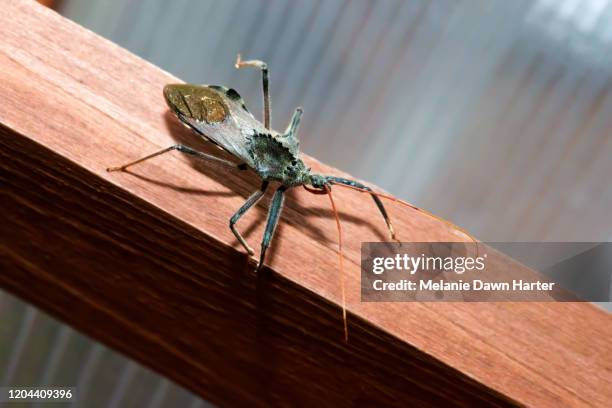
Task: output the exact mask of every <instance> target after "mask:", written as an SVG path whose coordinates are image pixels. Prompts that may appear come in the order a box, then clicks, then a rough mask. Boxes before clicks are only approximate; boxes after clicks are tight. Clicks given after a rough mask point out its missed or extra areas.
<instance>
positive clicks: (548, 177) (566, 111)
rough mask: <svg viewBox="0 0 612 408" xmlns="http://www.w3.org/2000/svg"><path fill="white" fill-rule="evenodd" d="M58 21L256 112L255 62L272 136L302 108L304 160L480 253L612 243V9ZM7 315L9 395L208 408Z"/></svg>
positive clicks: (379, 9)
mask: <svg viewBox="0 0 612 408" xmlns="http://www.w3.org/2000/svg"><path fill="white" fill-rule="evenodd" d="M58 7H59V11H60V12H61V13H62V14H64V15H65V16H67V17H68V18H70V19H73V20H74V21H76V22H78V23H80V24H82V25H84V26H85V27H88V28H90V29H91V30H93V31H95V32H97V33H99V34H100V35H102V36H104V37H106V38H109V39H110V40H112V41H114V42H116V43H118V44H120V45H122V46H124V47H126V48H127V49H129V50H131V51H132V52H134V53H136V54H138V55H140V56H142V57H143V58H145V59H147V60H149V61H151V62H152V63H154V64H156V65H159V66H160V67H162V68H164V69H165V70H167V71H169V72H171V73H173V74H174V75H176V76H178V77H180V78H182V79H183V80H185V81H187V82H196V83H209V84H223V85H227V86H230V87H233V88H235V89H236V90H238V92H239V93H240V94H241V95H242V96H243V97H244V99H245V100H246V101H247V104H248V106H249V108H250V110H251V111H252V112H254V113H255V114H256V115H258V114H259V112H261V94H260V81H259V80H260V76H259V72H257V71H256V70H241V71H236V70H235V69H234V68H233V62H234V59H235V56H236V53H238V52H241V53H243V56H244V57H246V58H258V59H263V60H265V61H266V62H268V64H269V66H270V69H271V84H270V86H271V94H272V124H273V127H275V128H277V129H284V128H285V126H286V124H287V122H288V121H289V118H290V116H291V113H292V112H293V110H294V109H295V107H296V106H298V105H301V106H303V107H304V111H305V113H304V118H303V122H302V129H301V133H300V139H301V146H302V149H303V151H304V152H306V153H308V154H310V155H312V156H315V157H317V158H318V159H320V160H322V161H324V162H327V163H329V164H331V165H334V166H336V167H338V168H340V169H342V170H345V171H348V172H349V173H352V174H353V175H355V176H356V177H359V178H362V179H364V180H367V181H370V182H372V183H374V184H376V185H378V186H380V187H382V188H384V189H386V190H388V191H390V192H392V193H393V194H395V195H397V196H399V197H401V198H404V199H406V200H408V201H410V202H412V203H414V204H416V205H418V206H420V207H423V208H425V209H427V210H429V211H431V212H433V213H436V214H438V215H440V216H443V217H445V218H447V219H449V220H452V221H453V222H455V223H456V224H458V225H460V226H462V227H464V228H466V229H467V230H469V231H471V232H472V233H473V234H474V235H476V236H477V237H478V238H479V239H482V240H484V241H610V240H611V238H612V215H611V214H610V209H611V207H612V206H611V204H612V187H611V186H610V176H611V175H612V160H610V159H611V157H612V137H611V135H610V129H611V126H612V92H610V91H611V89H612V79H611V74H612V68H611V67H612V61H611V58H612V1H608V0H532V1H516V0H515V1H503V0H498V1H485V0H480V1H479V0H463V1H459V0H436V1H418V0H410V1H408V0H406V1H399V0H384V1H370V0H347V1H342V0H295V1H287V0H245V1H238V0H226V1H219V0H217V1H212V0H174V1H171V2H170V1H164V0H105V1H100V0H99V1H94V0H65V1H63V2H61V3H60V4H59V6H58ZM0 306H1V309H0V316H1V317H2V322H3V324H2V326H1V327H0V344H1V345H2V348H1V349H0V351H1V353H0V380H3V381H5V382H3V383H2V384H6V383H7V382H6V381H8V380H11V381H13V382H14V383H21V384H39V383H44V382H45V381H47V382H51V383H53V382H56V383H58V384H66V381H67V382H68V384H76V383H75V381H76V382H78V383H79V385H80V387H81V388H82V390H85V391H84V398H86V400H87V404H84V405H82V406H88V407H98V406H100V407H102V406H113V407H124V406H157V407H166V406H167V407H175V406H189V405H190V404H192V403H193V404H194V405H193V406H196V405H195V404H204V403H203V402H201V401H200V400H198V399H197V398H194V397H191V396H190V395H189V394H188V393H187V392H186V391H184V390H182V389H180V388H179V387H177V386H175V385H173V384H170V383H168V382H166V381H165V380H163V379H161V378H159V377H158V376H156V375H155V374H153V373H151V372H150V371H148V370H146V369H144V368H142V367H140V366H138V365H137V364H135V363H132V362H130V361H128V360H126V359H124V358H123V357H121V356H119V355H117V354H116V353H114V352H112V351H110V350H107V349H105V348H104V347H103V346H100V345H97V344H95V343H94V342H91V341H89V340H88V339H86V338H84V337H82V336H81V335H79V334H77V333H74V332H73V331H72V330H71V329H69V328H67V327H65V326H62V325H60V324H58V323H57V322H55V321H53V320H51V319H49V318H48V317H46V316H44V315H43V314H41V313H39V312H37V311H36V310H34V309H32V308H31V307H30V306H27V305H25V304H23V303H22V302H20V301H18V300H17V299H14V298H12V297H10V296H8V295H6V294H4V295H0ZM5 322H7V323H5ZM2 369H3V370H4V373H3V371H2ZM2 375H4V376H3V377H2ZM133 389H142V390H143V391H142V392H140V393H139V392H136V391H133ZM128 390H129V391H128Z"/></svg>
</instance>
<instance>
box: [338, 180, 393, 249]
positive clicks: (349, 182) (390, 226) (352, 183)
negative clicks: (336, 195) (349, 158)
mask: <svg viewBox="0 0 612 408" xmlns="http://www.w3.org/2000/svg"><path fill="white" fill-rule="evenodd" d="M327 180H329V181H330V182H331V183H332V184H344V185H346V186H352V187H358V188H361V189H363V190H367V191H372V189H371V188H370V187H368V186H366V185H364V184H361V183H360V182H358V181H355V180H349V179H345V178H341V177H334V176H327ZM371 196H372V199H373V200H374V202H375V203H376V206H377V207H378V211H380V213H381V214H382V216H383V218H384V219H385V223H386V224H387V229H388V230H389V233H390V234H391V239H393V240H395V239H396V238H395V230H394V229H393V224H391V219H390V218H389V214H387V210H386V209H385V206H384V205H383V203H382V201H381V200H380V198H379V197H377V196H375V195H374V194H371Z"/></svg>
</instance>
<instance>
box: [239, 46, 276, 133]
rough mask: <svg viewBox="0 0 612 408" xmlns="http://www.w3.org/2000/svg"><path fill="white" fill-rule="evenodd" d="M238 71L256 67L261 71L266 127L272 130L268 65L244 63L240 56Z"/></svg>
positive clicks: (250, 61) (252, 61) (259, 62)
mask: <svg viewBox="0 0 612 408" xmlns="http://www.w3.org/2000/svg"><path fill="white" fill-rule="evenodd" d="M234 66H235V67H236V69H240V68H245V67H254V68H259V69H261V82H262V87H263V98H264V101H263V102H264V126H265V127H266V129H270V92H269V91H268V79H269V77H268V64H266V63H265V62H263V61H259V60H248V61H243V60H242V58H241V57H240V54H238V56H237V57H236V64H235V65H234Z"/></svg>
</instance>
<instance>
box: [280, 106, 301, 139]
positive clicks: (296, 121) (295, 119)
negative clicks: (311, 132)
mask: <svg viewBox="0 0 612 408" xmlns="http://www.w3.org/2000/svg"><path fill="white" fill-rule="evenodd" d="M302 113H304V110H303V109H302V107H297V108H295V111H294V112H293V116H292V117H291V122H289V126H287V129H285V134H284V136H289V137H297V132H298V130H299V128H300V121H301V120H302Z"/></svg>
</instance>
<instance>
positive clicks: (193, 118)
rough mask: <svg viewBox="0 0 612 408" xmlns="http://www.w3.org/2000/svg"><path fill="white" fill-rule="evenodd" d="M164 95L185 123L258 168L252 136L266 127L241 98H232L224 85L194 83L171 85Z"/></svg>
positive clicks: (165, 89) (167, 87)
mask: <svg viewBox="0 0 612 408" xmlns="http://www.w3.org/2000/svg"><path fill="white" fill-rule="evenodd" d="M234 92H235V91H234ZM164 97H165V98H166V102H167V103H168V106H169V107H170V108H171V109H172V110H173V111H174V113H175V114H176V115H177V117H178V118H179V119H180V120H181V122H183V123H184V124H186V125H187V126H189V127H190V128H191V129H193V130H195V131H196V132H197V133H199V134H200V135H202V136H204V137H205V138H206V139H208V140H210V141H211V142H213V143H215V144H217V145H218V146H220V147H222V148H223V149H224V150H226V151H228V152H229V153H230V154H232V155H234V156H236V157H237V158H239V159H241V160H242V161H244V162H245V163H247V164H248V165H249V166H250V167H254V165H255V163H254V162H253V158H252V157H251V155H250V154H249V150H248V138H249V137H250V136H251V135H253V134H255V133H257V132H261V131H265V129H264V128H263V125H261V124H260V123H259V122H258V121H257V120H256V119H255V118H254V117H253V115H251V114H250V113H249V112H248V111H247V110H246V108H245V107H244V104H243V103H241V102H240V101H241V99H240V101H236V100H233V99H230V98H229V97H227V96H226V95H225V92H224V91H223V90H221V89H220V87H208V86H202V85H190V84H172V85H167V86H166V87H165V88H164Z"/></svg>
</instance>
